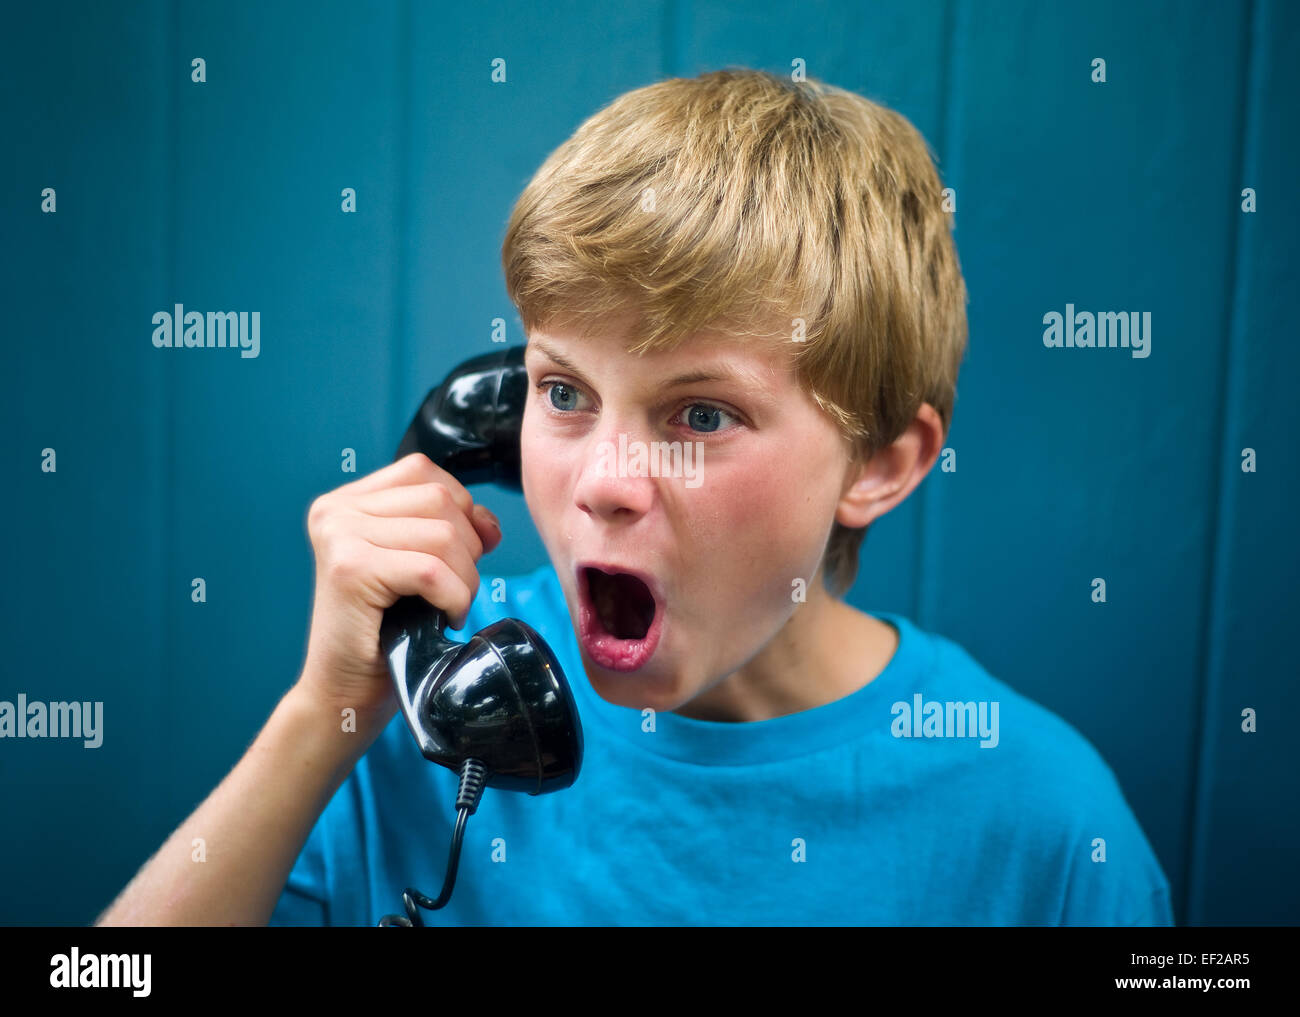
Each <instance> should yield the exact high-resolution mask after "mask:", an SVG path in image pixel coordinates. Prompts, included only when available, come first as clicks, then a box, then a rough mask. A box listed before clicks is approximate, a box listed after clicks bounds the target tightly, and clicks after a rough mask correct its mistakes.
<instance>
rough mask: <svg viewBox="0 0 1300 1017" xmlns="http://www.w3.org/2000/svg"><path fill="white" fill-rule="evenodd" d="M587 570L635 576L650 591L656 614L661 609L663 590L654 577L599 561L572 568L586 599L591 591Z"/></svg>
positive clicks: (586, 562) (582, 562)
mask: <svg viewBox="0 0 1300 1017" xmlns="http://www.w3.org/2000/svg"><path fill="white" fill-rule="evenodd" d="M587 569H600V571H601V572H606V573H608V574H609V575H611V576H612V575H616V574H618V573H620V572H622V573H624V574H625V575H629V576H635V577H636V578H637V579H640V580H641V582H643V583H645V585H646V589H647V590H649V591H650V596H652V597H653V598H654V601H655V611H656V613H657V612H658V611H660V610H662V609H663V604H664V595H663V590H662V589H661V588H660V586H659V581H658V580H657V579H655V577H654V576H652V575H650V573H649V572H643V571H641V569H638V568H632V567H631V566H629V565H614V564H610V563H609V562H600V561H580V562H578V563H577V565H575V566H574V570H575V571H576V572H577V577H578V589H580V590H582V591H583V592H584V593H585V594H586V595H587V596H588V597H590V596H591V589H590V588H589V587H588V586H587V577H586V570H587Z"/></svg>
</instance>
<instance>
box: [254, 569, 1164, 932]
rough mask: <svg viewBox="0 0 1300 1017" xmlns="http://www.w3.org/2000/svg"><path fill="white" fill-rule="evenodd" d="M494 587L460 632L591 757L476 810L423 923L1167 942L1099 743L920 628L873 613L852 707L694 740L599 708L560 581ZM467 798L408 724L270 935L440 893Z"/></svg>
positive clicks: (324, 827) (330, 834)
mask: <svg viewBox="0 0 1300 1017" xmlns="http://www.w3.org/2000/svg"><path fill="white" fill-rule="evenodd" d="M481 578H482V581H481V585H480V588H479V592H478V596H477V597H476V599H475V602H474V606H473V609H472V610H471V612H470V615H469V618H468V621H467V622H466V625H465V628H464V630H463V634H466V635H467V634H468V633H471V632H475V631H477V630H478V629H479V628H481V627H482V626H484V625H487V624H489V623H491V622H492V621H495V620H496V619H498V618H503V617H517V618H521V619H523V620H524V621H526V622H527V623H528V624H529V625H531V626H532V627H533V628H534V629H536V630H537V632H538V633H539V634H540V635H541V636H542V638H543V639H545V640H546V641H547V642H548V643H549V644H550V646H551V647H552V649H553V650H554V651H555V654H556V657H557V658H558V660H559V662H560V666H561V667H562V668H563V670H564V673H565V675H566V677H567V678H568V680H569V684H570V686H571V687H572V689H573V693H574V696H575V699H576V701H577V705H578V712H579V714H580V716H581V720H582V727H583V738H584V742H585V753H584V757H583V762H582V769H581V771H580V774H579V777H578V779H577V781H576V782H575V783H574V784H573V786H572V787H569V788H566V789H564V790H562V791H557V792H552V793H549V794H544V795H538V796H531V795H527V794H522V793H515V792H506V791H498V790H493V789H490V788H489V789H488V790H487V791H485V792H484V795H483V799H482V802H481V803H480V805H479V809H478V811H477V813H475V814H474V815H473V816H471V817H470V818H469V820H468V824H467V826H466V829H465V838H464V844H463V850H462V853H461V859H460V869H459V874H458V876H457V879H456V886H455V890H454V892H453V894H452V898H451V902H450V903H449V904H448V905H447V906H446V907H445V908H443V909H441V910H438V911H427V910H424V909H421V912H420V914H421V917H422V918H423V919H424V922H425V924H426V925H430V926H434V925H453V926H456V925H805V924H806V925H1171V924H1173V915H1172V909H1171V906H1170V898H1169V884H1168V881H1167V880H1166V878H1165V875H1164V873H1163V872H1162V871H1161V869H1160V864H1159V862H1158V861H1157V860H1156V857H1155V855H1154V853H1153V852H1152V850H1151V847H1150V845H1149V844H1148V842H1147V840H1146V838H1145V836H1144V835H1143V832H1142V829H1141V827H1140V826H1139V824H1138V822H1137V820H1136V819H1135V817H1134V816H1133V813H1132V811H1131V810H1130V809H1129V807H1128V804H1127V803H1126V802H1125V800H1124V797H1123V794H1122V792H1121V791H1120V788H1119V786H1118V784H1117V783H1116V781H1115V777H1114V775H1113V774H1112V772H1111V771H1110V769H1109V767H1108V766H1107V765H1106V763H1105V762H1104V761H1103V760H1102V759H1101V757H1100V756H1099V755H1098V753H1097V751H1096V750H1095V749H1094V748H1093V747H1092V745H1091V744H1090V743H1089V742H1088V741H1087V740H1086V739H1085V738H1084V737H1083V736H1082V735H1081V734H1079V733H1078V732H1077V731H1076V730H1075V729H1074V728H1072V727H1071V726H1070V725H1068V724H1067V723H1065V721H1063V720H1061V719H1060V718H1059V717H1057V716H1056V715H1055V714H1053V713H1050V712H1049V711H1048V710H1046V709H1044V708H1043V707H1041V706H1039V705H1037V704H1036V703H1034V702H1032V701H1030V700H1028V699H1026V698H1024V697H1023V696H1021V695H1020V694H1018V693H1017V692H1015V691H1014V690H1013V689H1011V687H1010V686H1008V685H1005V684H1003V683H1002V682H1001V681H999V680H997V679H995V678H992V677H991V676H990V675H989V674H988V673H987V672H985V671H984V669H983V668H982V667H980V665H979V664H977V663H976V662H975V661H974V660H973V659H972V658H971V657H970V656H969V655H968V654H967V653H966V652H965V651H964V650H963V649H962V648H961V647H960V646H958V645H957V644H955V643H953V642H951V641H950V640H948V639H945V638H943V637H941V636H938V635H934V634H931V633H928V632H925V631H923V630H922V629H920V628H918V627H916V626H915V625H914V624H913V623H912V622H910V621H909V620H908V619H907V618H905V617H903V616H901V615H897V614H891V613H886V612H880V613H875V614H874V616H875V617H877V618H879V619H881V620H882V621H885V622H887V623H889V624H891V625H892V626H894V628H896V629H897V631H898V634H899V645H898V649H897V650H896V652H895V653H894V656H893V658H892V659H891V660H890V661H889V663H888V665H887V666H886V667H885V669H884V671H882V672H881V673H880V674H879V675H878V676H877V677H876V678H875V679H874V680H872V681H870V682H868V683H867V684H866V685H864V686H863V687H862V688H860V689H858V690H857V691H856V692H854V693H852V694H850V695H848V696H845V697H844V698H842V699H839V700H836V701H835V702H832V703H827V704H826V705H824V706H819V707H816V708H814V709H811V710H805V711H802V712H800V713H795V714H790V715H788V716H784V717H776V718H773V719H771V720H763V721H753V722H742V723H726V722H716V721H701V720H695V719H692V718H688V717H681V716H678V715H677V714H673V713H659V714H653V715H649V714H647V715H643V712H642V711H640V710H635V709H630V708H627V707H622V706H615V705H613V704H611V703H608V702H606V701H605V700H603V699H601V698H600V697H599V696H598V695H597V694H596V692H595V691H594V690H593V689H592V687H591V685H590V684H589V682H588V680H587V677H586V674H585V672H584V671H583V667H582V662H581V658H580V657H579V653H578V644H577V640H576V637H575V635H574V632H573V627H572V625H571V623H570V619H569V615H568V609H567V607H566V604H565V601H564V596H563V593H562V592H561V589H560V584H559V580H558V578H557V577H556V575H555V572H554V570H553V569H552V568H551V567H550V566H549V565H547V566H543V567H542V568H539V569H537V570H536V571H534V572H532V573H530V574H528V575H525V576H519V577H514V578H509V579H506V580H504V593H505V600H504V602H502V603H494V602H493V600H492V591H493V590H494V589H499V588H500V587H501V584H500V583H494V582H493V577H490V576H487V575H483V576H482V577H481ZM498 596H499V594H498ZM947 704H954V705H953V706H952V707H951V708H950V707H949V706H948V705H947ZM956 704H970V706H969V707H968V708H962V707H960V706H958V705H956ZM995 708H996V710H995ZM981 721H982V722H983V724H982V725H981ZM456 787H457V777H456V774H454V773H452V772H451V771H450V770H447V769H445V768H443V767H441V766H438V765H437V764H434V763H430V762H428V761H426V760H425V759H424V757H423V756H422V755H420V752H419V749H418V748H417V746H416V744H415V740H414V738H412V736H411V734H410V732H409V731H408V729H407V727H406V724H405V721H404V720H403V719H402V716H401V714H400V713H399V714H397V715H396V716H394V717H393V720H392V722H391V723H390V724H389V725H388V726H387V728H385V730H384V732H383V733H382V734H381V735H380V736H379V738H378V739H377V740H376V741H375V743H374V744H373V745H372V746H371V748H370V750H369V752H367V754H366V755H365V756H364V757H363V758H362V759H361V761H360V762H359V763H358V764H357V766H356V767H355V768H354V770H353V772H352V773H351V775H349V777H348V778H347V780H346V781H345V782H344V783H343V785H342V786H341V787H340V788H339V790H338V792H337V793H336V794H335V795H334V797H333V798H332V799H331V801H330V802H329V804H328V806H327V807H326V808H325V810H324V812H323V813H322V814H321V817H320V819H319V820H318V822H317V823H316V825H315V827H314V828H313V830H312V832H311V834H310V836H309V837H308V840H307V843H306V845H305V846H304V848H303V851H302V854H301V855H300V856H299V858H298V860H297V862H296V864H295V865H294V867H293V870H292V872H291V873H290V875H289V879H288V883H287V885H286V887H285V890H284V893H283V895H282V896H281V898H280V900H279V902H278V903H277V905H276V909H275V912H274V914H273V915H272V917H271V924H272V925H300V924H307V925H321V924H328V925H374V924H376V923H377V922H378V921H379V919H380V918H381V917H382V916H383V915H385V914H404V911H403V909H402V890H403V889H404V888H405V887H408V886H411V887H414V888H416V889H417V890H419V891H420V892H421V893H424V894H426V895H427V896H429V897H436V896H437V895H438V891H439V890H440V889H441V887H442V881H443V876H444V871H445V868H446V863H447V852H448V848H449V845H450V843H451V833H452V829H453V827H454V823H455V818H456V816H455V807H454V802H455V795H456Z"/></svg>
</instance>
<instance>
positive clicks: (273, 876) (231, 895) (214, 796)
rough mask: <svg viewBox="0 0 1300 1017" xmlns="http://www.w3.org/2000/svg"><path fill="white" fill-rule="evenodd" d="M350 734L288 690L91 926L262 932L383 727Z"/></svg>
mask: <svg viewBox="0 0 1300 1017" xmlns="http://www.w3.org/2000/svg"><path fill="white" fill-rule="evenodd" d="M356 726H357V728H358V730H357V731H354V732H348V731H343V730H342V727H343V724H342V718H341V716H340V715H339V711H335V710H332V709H330V708H328V707H323V706H321V705H319V704H317V703H315V702H313V701H312V700H311V699H310V698H309V696H308V695H307V693H305V692H304V691H302V687H301V685H295V686H294V687H293V688H292V689H290V690H289V691H288V692H287V693H286V694H285V695H284V696H283V697H282V698H281V700H280V702H279V703H278V704H277V705H276V707H275V709H274V710H273V711H272V713H271V716H270V718H269V719H268V720H267V722H266V724H265V725H264V726H263V728H262V730H261V732H260V733H259V734H258V736H257V738H256V739H255V740H254V742H253V744H252V745H251V746H250V747H249V749H248V751H247V752H245V753H244V755H243V758H241V759H240V761H239V762H238V764H236V766H235V768H234V769H233V770H231V771H230V773H229V774H227V775H226V778H225V779H224V780H223V781H222V782H221V783H220V784H219V785H218V786H217V787H216V789H215V790H214V791H213V792H212V793H211V794H210V795H208V797H207V798H206V799H205V800H204V801H203V803H202V804H201V805H200V806H199V807H198V808H197V809H196V810H195V811H194V812H193V813H192V814H191V815H190V816H189V818H188V819H186V820H185V821H184V822H183V823H182V824H181V825H180V826H179V827H178V828H177V829H176V831H175V832H174V833H173V834H172V835H171V836H170V837H169V838H168V839H167V841H166V843H164V844H163V846H162V847H161V848H160V849H159V850H158V851H157V852H156V853H155V854H154V856H153V857H152V858H150V859H149V861H148V862H147V863H145V865H144V867H143V868H142V869H141V870H140V871H139V872H138V873H137V874H136V876H135V878H134V879H133V880H132V881H131V882H130V883H129V884H128V885H127V887H126V889H125V890H123V891H122V892H121V893H120V894H119V895H118V897H117V899H116V900H115V901H114V902H113V903H112V905H110V906H109V908H108V910H106V911H105V912H104V913H103V914H102V915H100V916H99V918H98V919H97V920H96V922H95V924H96V925H265V924H266V923H267V921H268V920H269V919H270V917H271V913H272V912H273V911H274V910H275V904H276V901H277V900H278V899H279V897H280V894H281V893H282V892H283V889H284V884H285V881H286V880H287V879H288V877H289V871H290V870H291V869H292V868H293V863H294V861H295V860H296V859H297V857H298V855H299V853H300V852H301V851H302V847H303V845H304V844H305V843H306V841H307V836H308V834H310V833H311V829H312V826H313V825H314V824H315V822H316V820H317V819H318V818H319V816H320V814H321V812H322V811H323V810H324V808H325V806H326V805H327V804H328V803H329V800H330V798H331V797H332V796H333V795H334V792H335V791H337V790H338V788H339V786H340V785H341V784H342V783H343V781H344V780H345V779H346V777H347V775H348V774H349V773H350V772H351V770H352V767H353V766H354V765H355V764H356V762H357V760H359V759H360V758H361V756H362V755H363V754H364V753H365V751H366V749H367V748H369V746H370V744H371V743H372V742H373V741H374V738H375V737H376V736H377V735H378V733H379V730H381V729H382V728H374V727H371V728H370V729H367V727H366V725H364V724H363V723H362V722H361V721H360V719H358V722H357V725H356ZM196 841H201V844H196Z"/></svg>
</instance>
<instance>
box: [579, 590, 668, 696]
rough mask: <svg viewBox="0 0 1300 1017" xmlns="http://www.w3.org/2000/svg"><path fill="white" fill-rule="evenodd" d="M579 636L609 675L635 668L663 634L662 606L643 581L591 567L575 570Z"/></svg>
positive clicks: (647, 660)
mask: <svg viewBox="0 0 1300 1017" xmlns="http://www.w3.org/2000/svg"><path fill="white" fill-rule="evenodd" d="M577 572H578V579H579V590H580V593H581V596H582V605H581V610H580V612H579V624H578V636H579V639H580V640H581V643H582V646H583V648H584V649H585V650H586V651H587V654H588V656H590V657H591V659H592V660H593V661H594V662H595V663H596V664H597V665H599V666H600V667H603V668H606V669H608V670H611V671H622V672H631V671H636V670H639V669H640V668H641V667H643V666H644V665H645V664H646V663H648V662H649V660H650V658H651V657H653V656H654V653H655V648H656V647H657V646H658V645H659V639H660V636H661V635H662V634H663V627H664V622H663V614H664V611H663V607H662V605H661V604H660V602H659V598H658V597H657V596H656V595H655V592H654V590H652V589H651V587H650V585H649V582H648V581H647V579H643V578H641V576H637V575H632V574H631V573H628V572H619V571H608V572H607V571H605V569H603V568H600V567H598V566H595V565H582V566H580V567H579V568H578V570H577Z"/></svg>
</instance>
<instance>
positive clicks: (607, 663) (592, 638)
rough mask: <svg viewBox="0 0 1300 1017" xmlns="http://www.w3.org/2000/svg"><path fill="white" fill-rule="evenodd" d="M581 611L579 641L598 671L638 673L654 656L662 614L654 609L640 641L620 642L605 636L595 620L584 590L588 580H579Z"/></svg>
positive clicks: (579, 614) (592, 608) (661, 611)
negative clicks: (648, 625)
mask: <svg viewBox="0 0 1300 1017" xmlns="http://www.w3.org/2000/svg"><path fill="white" fill-rule="evenodd" d="M581 583H582V590H581V596H580V598H579V599H580V601H581V607H580V608H579V611H578V628H579V632H578V638H579V640H580V641H581V642H582V648H583V649H584V650H586V651H587V656H589V657H590V658H591V659H592V660H593V661H594V662H595V663H596V664H597V665H598V666H599V667H603V668H605V669H606V670H609V671H621V672H623V673H630V672H632V671H639V670H640V669H641V668H643V667H645V665H646V664H648V663H649V662H650V658H651V657H653V656H654V652H655V647H657V646H658V645H659V636H660V634H661V633H662V632H663V627H664V626H663V610H662V608H661V607H660V605H658V604H656V605H655V616H654V620H653V621H651V622H650V628H649V629H647V630H646V634H645V635H644V636H642V637H641V638H640V639H619V638H618V637H617V636H614V635H611V634H610V633H608V632H606V631H605V629H604V627H603V626H602V625H601V624H600V619H598V618H597V617H596V608H595V606H594V605H593V604H592V602H591V595H590V592H589V591H588V589H587V580H586V577H585V576H584V577H583V578H582V580H581Z"/></svg>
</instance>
